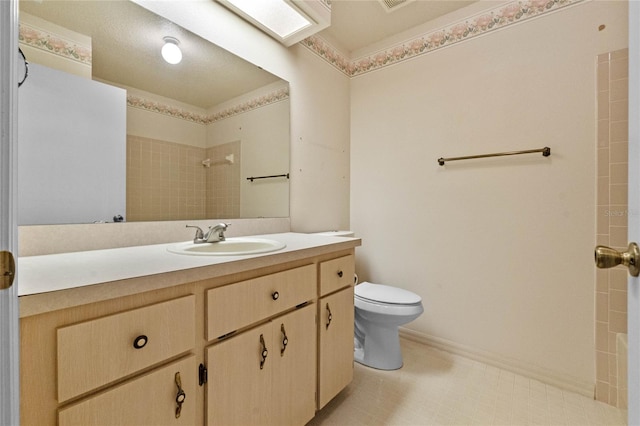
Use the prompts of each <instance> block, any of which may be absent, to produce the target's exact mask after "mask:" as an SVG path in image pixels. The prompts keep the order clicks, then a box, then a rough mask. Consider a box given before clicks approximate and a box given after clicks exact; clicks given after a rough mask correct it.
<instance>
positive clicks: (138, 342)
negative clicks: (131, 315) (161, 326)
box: [133, 334, 149, 349]
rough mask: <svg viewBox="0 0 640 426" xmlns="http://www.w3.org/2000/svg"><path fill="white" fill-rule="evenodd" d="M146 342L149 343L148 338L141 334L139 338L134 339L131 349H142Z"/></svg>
mask: <svg viewBox="0 0 640 426" xmlns="http://www.w3.org/2000/svg"><path fill="white" fill-rule="evenodd" d="M148 342H149V338H148V337H147V336H145V335H144V334H141V335H140V336H138V337H136V338H135V339H134V341H133V347H134V348H136V349H142V348H144V347H145V346H146V345H147V343H148Z"/></svg>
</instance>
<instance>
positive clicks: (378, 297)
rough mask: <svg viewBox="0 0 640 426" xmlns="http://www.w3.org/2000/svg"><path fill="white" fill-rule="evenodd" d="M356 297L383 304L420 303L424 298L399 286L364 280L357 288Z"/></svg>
mask: <svg viewBox="0 0 640 426" xmlns="http://www.w3.org/2000/svg"><path fill="white" fill-rule="evenodd" d="M354 291H355V297H356V298H357V299H358V298H359V299H361V300H362V301H367V302H372V303H374V304H383V305H418V304H420V303H421V302H422V298H421V297H420V296H418V295H417V294H415V293H413V292H411V291H409V290H404V289H401V288H397V287H391V286H388V285H382V284H373V283H370V282H367V281H365V282H362V283H360V284H358V285H357V286H356V287H355V289H354Z"/></svg>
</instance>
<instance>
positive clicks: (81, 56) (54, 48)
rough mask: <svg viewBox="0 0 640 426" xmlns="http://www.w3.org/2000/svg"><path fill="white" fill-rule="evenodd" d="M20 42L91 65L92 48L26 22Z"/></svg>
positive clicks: (21, 28) (19, 38) (22, 25)
mask: <svg viewBox="0 0 640 426" xmlns="http://www.w3.org/2000/svg"><path fill="white" fill-rule="evenodd" d="M18 41H19V42H20V43H23V44H25V45H27V46H31V47H34V48H36V49H39V50H44V51H45V52H49V53H52V54H54V55H58V56H61V57H63V58H66V59H71V60H72V61H76V62H80V63H81V64H85V65H91V61H92V56H91V46H83V45H80V44H78V43H76V42H74V41H71V40H68V39H66V38H65V37H62V36H59V35H57V34H53V33H51V32H49V31H44V30H41V29H40V28H37V27H34V26H32V25H29V24H25V23H24V22H22V23H20V29H19V32H18Z"/></svg>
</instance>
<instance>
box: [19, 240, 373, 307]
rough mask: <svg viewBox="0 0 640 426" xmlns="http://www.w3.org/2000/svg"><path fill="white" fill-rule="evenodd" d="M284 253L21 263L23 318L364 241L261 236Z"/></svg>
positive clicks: (162, 251)
mask: <svg viewBox="0 0 640 426" xmlns="http://www.w3.org/2000/svg"><path fill="white" fill-rule="evenodd" d="M256 237H259V238H268V239H273V240H277V241H281V242H283V243H285V244H286V247H285V248H283V249H282V250H279V251H275V252H270V253H262V254H254V255H243V256H189V255H182V254H175V253H170V252H169V251H168V250H167V248H168V247H170V246H173V245H175V244H176V243H169V244H155V245H148V246H136V247H124V248H116V249H107V250H92V251H84V252H74V253H61V254H51V255H44V256H30V257H21V258H19V259H18V274H17V277H18V295H19V296H20V317H26V316H31V315H37V314H40V313H45V312H48V311H52V310H57V309H63V308H68V307H72V306H77V305H80V304H84V303H92V302H96V301H101V300H107V299H111V298H115V297H122V296H128V295H131V294H136V293H141V292H144V291H150V290H154V289H160V288H166V287H171V286H175V285H180V284H186V283H189V282H194V281H199V280H204V279H209V278H215V277H221V276H224V275H229V274H234V273H239V272H244V271H249V270H251V269H257V268H262V267H267V266H272V265H277V264H279V263H284V262H291V261H296V260H300V259H304V258H307V257H312V256H319V255H322V254H326V253H331V252H335V251H340V250H348V249H352V248H355V247H357V246H359V245H361V240H360V239H359V238H348V237H335V236H326V235H316V234H299V233H293V232H288V233H282V234H268V235H257V236H256Z"/></svg>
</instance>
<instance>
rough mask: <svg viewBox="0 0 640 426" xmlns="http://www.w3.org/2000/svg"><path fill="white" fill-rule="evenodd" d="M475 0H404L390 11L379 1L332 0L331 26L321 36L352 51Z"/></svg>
mask: <svg viewBox="0 0 640 426" xmlns="http://www.w3.org/2000/svg"><path fill="white" fill-rule="evenodd" d="M476 1H477V0H474V1H463V0H407V1H406V2H404V3H402V5H400V6H397V7H395V8H393V9H392V11H390V12H389V11H388V9H387V7H386V6H383V1H381V0H332V2H331V26H330V27H329V28H327V29H326V30H324V31H322V32H321V33H320V35H321V36H322V35H323V34H328V35H329V36H330V38H331V39H332V40H334V41H336V42H338V43H339V44H340V45H341V46H337V47H342V48H343V49H344V50H346V51H347V52H349V53H351V52H353V51H356V50H358V49H362V48H363V47H366V46H369V45H371V44H373V43H376V42H379V41H381V40H384V39H385V38H387V37H390V36H393V35H395V34H398V33H401V32H403V31H406V30H408V29H410V28H413V27H415V26H417V25H420V24H424V23H425V22H429V21H431V20H433V19H436V18H439V17H441V16H443V15H446V14H447V13H451V12H454V11H456V10H458V9H461V8H463V7H466V6H469V5H470V4H472V3H475V2H476ZM395 2H396V3H399V1H398V0H396V1H395Z"/></svg>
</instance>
